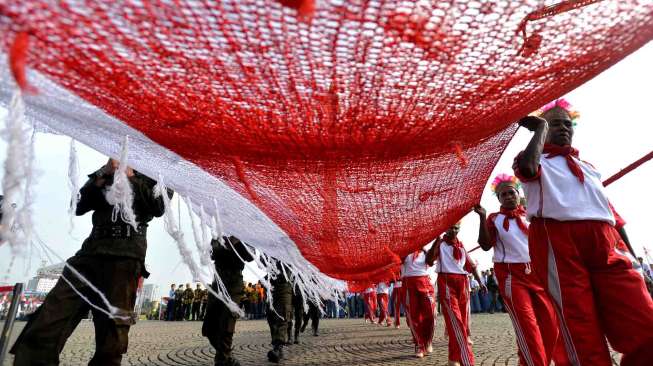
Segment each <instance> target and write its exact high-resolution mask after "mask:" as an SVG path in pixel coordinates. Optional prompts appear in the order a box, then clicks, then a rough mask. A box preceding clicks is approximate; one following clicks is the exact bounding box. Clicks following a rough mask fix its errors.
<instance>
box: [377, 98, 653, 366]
mask: <svg viewBox="0 0 653 366" xmlns="http://www.w3.org/2000/svg"><path fill="white" fill-rule="evenodd" d="M577 116H578V113H577V112H575V111H574V110H573V109H572V108H571V105H570V104H569V103H568V102H566V101H565V100H556V101H554V102H552V103H550V104H549V105H547V106H545V107H544V108H543V109H542V110H541V111H539V112H538V113H537V115H533V116H528V117H524V118H522V119H521V120H520V121H519V125H520V126H522V127H524V128H527V129H528V130H530V131H532V132H533V137H532V139H531V141H530V142H529V144H528V145H527V146H526V148H525V149H524V151H522V152H521V153H520V154H519V155H518V156H517V157H516V158H515V162H514V165H513V169H514V172H515V176H516V177H515V176H511V175H507V174H501V175H499V176H498V177H496V178H495V180H494V182H493V184H492V189H493V193H494V194H495V195H496V197H497V199H498V201H499V203H500V206H501V207H500V210H499V211H498V212H495V213H492V214H491V215H489V216H487V212H486V210H485V209H484V208H483V207H482V206H480V205H477V206H475V207H474V208H473V211H474V212H476V213H477V214H478V215H479V218H480V225H479V236H478V243H479V244H480V246H481V247H482V249H483V250H486V251H488V250H490V249H494V256H493V262H494V272H493V276H495V277H494V278H495V281H496V284H497V286H498V292H499V294H500V295H501V299H503V301H502V302H503V304H502V305H503V306H504V307H505V309H506V310H507V312H508V314H509V316H510V318H511V321H512V324H513V328H514V331H515V335H516V340H517V349H518V355H519V364H520V365H526V366H548V365H550V364H551V362H554V363H555V365H557V366H560V365H574V366H581V365H583V366H584V365H591V366H594V365H598V366H610V365H612V359H611V357H610V352H609V349H608V342H609V344H610V346H611V347H612V348H613V349H614V350H615V351H617V352H619V353H621V354H622V359H621V365H622V366H645V365H650V364H651V358H650V356H649V355H647V350H650V349H652V348H653V300H652V299H651V296H650V294H649V293H648V290H647V287H646V284H645V282H644V278H645V275H646V273H644V276H643V275H640V273H638V271H637V270H636V269H637V268H639V267H640V266H641V265H640V263H639V262H638V260H637V259H636V258H637V256H636V255H635V252H634V251H633V249H632V247H631V245H630V243H629V241H628V236H627V235H626V232H625V229H624V225H625V222H624V221H623V219H622V218H621V217H620V216H619V215H618V214H617V212H616V211H615V210H614V208H613V207H612V204H611V203H610V201H609V200H608V198H607V194H606V192H605V189H604V187H603V184H602V181H601V176H600V174H599V173H598V171H597V170H596V169H595V168H594V166H592V165H591V164H589V163H587V162H585V161H583V160H581V159H580V158H579V153H578V150H576V149H575V148H573V147H572V138H573V132H574V130H573V126H574V123H575V119H576V118H577ZM519 181H521V182H522V183H521V184H523V190H524V194H525V199H526V203H527V204H526V207H527V208H524V207H523V206H522V205H521V197H520V195H519V188H520V183H519ZM459 229H460V224H456V225H454V226H452V227H451V228H449V229H448V230H447V232H446V233H445V234H444V236H442V237H437V238H436V240H435V242H434V244H433V245H432V246H431V247H430V248H428V247H424V248H422V249H421V250H418V251H416V252H415V253H412V254H409V255H408V256H407V257H406V258H405V259H404V261H403V265H402V274H401V278H400V279H399V280H398V281H396V285H395V288H394V291H393V292H394V301H395V304H394V308H395V320H394V324H395V325H396V326H397V327H399V324H400V321H399V316H398V315H400V313H398V312H397V310H396V309H398V308H399V307H400V305H401V304H402V303H403V304H404V305H405V307H406V321H407V322H408V325H409V327H410V329H411V334H412V337H413V341H414V343H415V355H416V356H417V357H419V358H421V357H424V356H425V355H426V354H428V353H430V352H431V351H432V339H433V331H434V327H435V322H436V300H435V296H434V294H435V290H434V288H433V284H432V283H431V282H430V280H429V277H428V274H427V271H428V268H429V267H431V266H433V265H434V264H437V267H436V272H437V275H438V278H437V293H438V300H439V301H440V303H441V306H442V310H441V311H442V315H443V317H444V320H445V328H446V335H447V336H448V339H449V340H448V342H449V345H448V346H449V357H448V361H449V365H450V366H461V365H462V366H472V365H474V364H475V362H474V354H473V351H472V344H473V342H472V341H471V338H470V322H469V314H470V311H469V309H470V308H469V293H470V292H469V288H470V287H469V274H472V275H473V276H474V277H475V278H476V280H477V281H478V284H479V286H480V287H481V291H483V292H484V291H487V288H486V287H485V285H484V284H483V281H482V280H481V278H480V276H479V275H478V272H477V270H476V268H475V266H474V263H473V262H472V261H471V258H469V255H468V254H467V252H466V251H465V248H464V246H463V245H462V243H461V242H460V240H459V239H458V238H457V234H458V231H459ZM640 262H641V260H640ZM372 288H373V287H372ZM372 288H370V289H372ZM371 293H373V292H371ZM495 296H496V295H495ZM369 302H370V309H372V310H371V311H372V312H371V314H370V316H371V319H372V320H373V319H374V318H373V317H374V312H373V309H374V307H373V306H376V301H372V300H371V297H370V301H369Z"/></svg>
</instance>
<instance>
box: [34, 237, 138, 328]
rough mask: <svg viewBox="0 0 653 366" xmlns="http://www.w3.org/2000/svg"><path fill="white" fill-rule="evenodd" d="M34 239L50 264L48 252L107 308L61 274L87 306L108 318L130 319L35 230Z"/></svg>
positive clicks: (50, 258)
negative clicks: (104, 307) (95, 301)
mask: <svg viewBox="0 0 653 366" xmlns="http://www.w3.org/2000/svg"><path fill="white" fill-rule="evenodd" d="M34 239H36V241H37V243H38V244H39V245H41V249H42V250H43V252H44V253H45V254H46V256H47V257H48V259H49V260H50V263H51V264H54V261H53V260H52V257H50V255H49V254H48V252H49V253H51V254H52V255H54V256H55V258H57V259H58V260H59V261H60V262H63V263H64V266H65V267H66V268H68V269H69V270H70V271H71V272H72V273H73V274H74V275H75V277H77V278H78V279H79V280H80V281H81V282H83V283H84V284H86V285H87V286H88V287H89V289H90V290H91V291H93V292H95V293H96V294H97V295H98V297H99V298H100V300H102V303H103V304H104V306H106V308H107V309H108V310H105V309H103V308H101V307H100V306H98V305H96V304H95V303H93V302H92V301H91V300H90V299H89V298H88V297H86V296H84V295H83V294H82V292H81V291H80V290H79V289H78V288H76V287H75V286H74V285H73V284H72V282H71V281H70V280H69V279H68V278H66V277H65V276H63V275H62V276H61V278H62V279H63V280H64V281H65V282H66V283H67V284H68V286H70V288H71V289H72V290H73V291H75V293H76V294H77V295H79V297H81V298H82V300H84V301H85V302H86V303H87V304H88V305H89V306H91V307H93V308H94V309H97V310H98V311H100V312H102V313H104V314H105V315H106V316H107V317H109V318H110V319H122V320H129V319H130V317H129V316H123V315H119V310H120V309H119V308H118V307H116V306H113V305H112V304H111V303H110V302H109V300H108V299H107V297H106V296H105V295H104V293H103V292H102V291H100V290H99V289H98V288H97V287H95V286H94V285H93V284H92V283H91V281H89V280H88V279H87V278H86V277H84V275H82V274H81V273H80V272H79V271H77V269H76V268H75V267H73V266H71V265H70V264H68V262H66V261H65V260H63V258H62V257H61V256H60V255H59V254H57V252H55V251H54V250H53V249H52V248H50V247H49V246H48V245H47V244H46V243H45V242H44V241H43V240H42V239H41V237H40V236H39V235H38V233H36V232H35V233H34Z"/></svg>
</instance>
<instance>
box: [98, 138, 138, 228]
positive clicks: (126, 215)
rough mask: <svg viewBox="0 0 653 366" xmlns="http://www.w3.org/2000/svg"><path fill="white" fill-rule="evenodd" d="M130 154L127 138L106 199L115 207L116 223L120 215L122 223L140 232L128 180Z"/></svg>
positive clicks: (114, 216)
mask: <svg viewBox="0 0 653 366" xmlns="http://www.w3.org/2000/svg"><path fill="white" fill-rule="evenodd" d="M128 153H129V137H128V136H125V139H124V140H123V143H122V153H121V154H120V164H119V165H118V169H117V170H116V171H115V172H114V174H113V184H112V185H111V187H110V188H109V190H108V191H107V192H106V199H107V202H109V204H110V205H113V216H112V219H113V221H114V222H115V221H116V220H117V219H118V214H120V217H121V219H122V221H124V222H125V223H127V224H129V225H131V226H133V227H134V229H136V230H138V223H137V222H136V215H135V214H134V209H133V204H134V192H133V191H132V187H131V184H129V179H128V178H127V166H128V164H129V162H128V161H127V157H128Z"/></svg>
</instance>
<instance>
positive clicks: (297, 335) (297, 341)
mask: <svg viewBox="0 0 653 366" xmlns="http://www.w3.org/2000/svg"><path fill="white" fill-rule="evenodd" d="M294 343H295V344H299V332H295V342H294Z"/></svg>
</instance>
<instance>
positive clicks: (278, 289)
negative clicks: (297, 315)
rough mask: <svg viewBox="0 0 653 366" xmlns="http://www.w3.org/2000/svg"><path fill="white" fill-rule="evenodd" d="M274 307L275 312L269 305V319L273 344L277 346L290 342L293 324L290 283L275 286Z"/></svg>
mask: <svg viewBox="0 0 653 366" xmlns="http://www.w3.org/2000/svg"><path fill="white" fill-rule="evenodd" d="M272 306H273V307H274V310H273V309H271V308H270V305H269V304H268V311H267V318H268V325H269V326H270V335H271V336H272V344H273V345H275V346H276V345H280V344H284V343H286V342H288V332H289V329H288V328H289V327H290V326H291V324H292V287H291V285H290V284H289V283H287V282H283V283H278V284H274V287H273V289H272Z"/></svg>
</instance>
